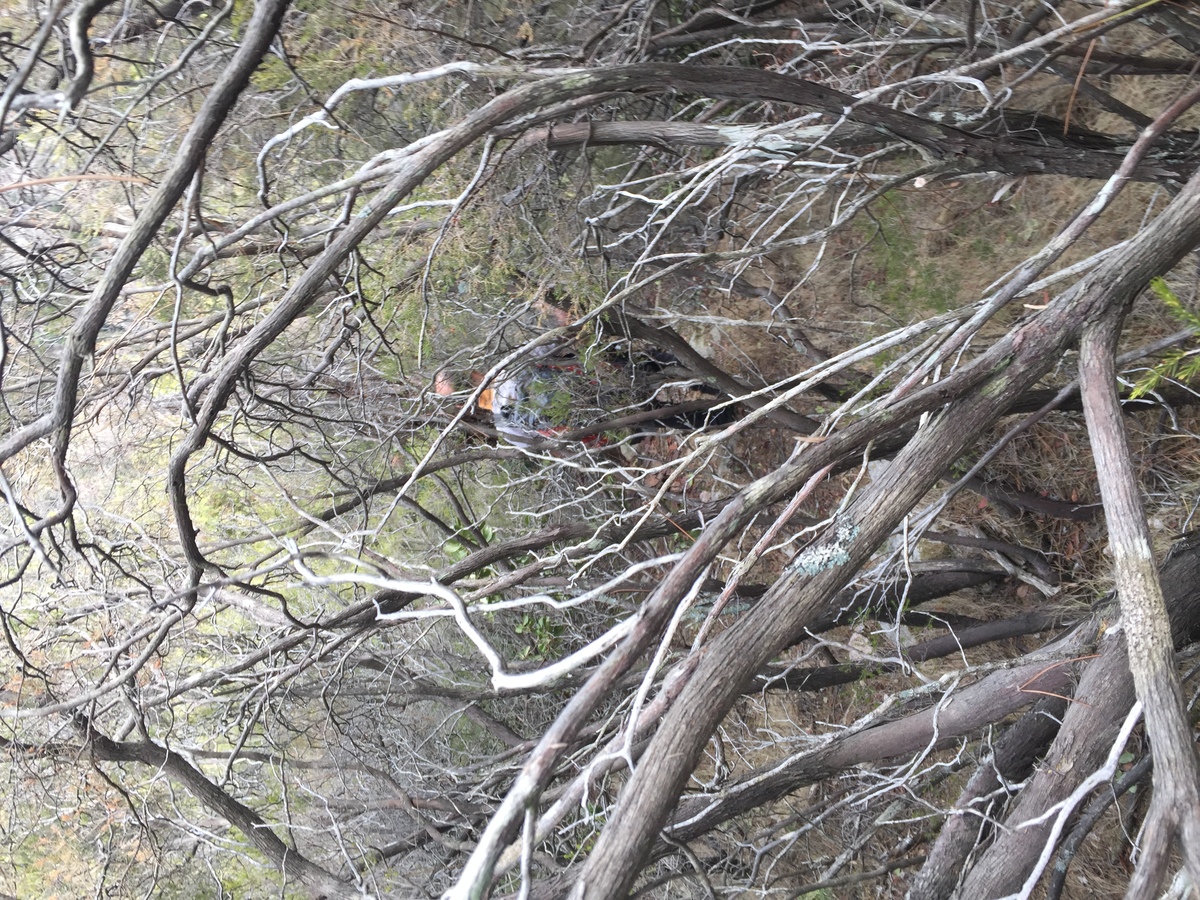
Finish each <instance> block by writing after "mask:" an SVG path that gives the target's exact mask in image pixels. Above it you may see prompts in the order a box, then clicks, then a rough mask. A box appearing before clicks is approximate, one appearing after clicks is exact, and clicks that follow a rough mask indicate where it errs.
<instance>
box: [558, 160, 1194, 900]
mask: <svg viewBox="0 0 1200 900" xmlns="http://www.w3.org/2000/svg"><path fill="white" fill-rule="evenodd" d="M1198 240H1200V178H1197V177H1193V179H1192V180H1191V181H1190V182H1189V183H1188V185H1187V186H1186V188H1185V189H1184V190H1183V191H1182V192H1181V193H1180V194H1179V196H1178V197H1177V198H1176V199H1175V201H1173V202H1172V203H1171V204H1170V205H1169V206H1168V207H1167V209H1166V210H1164V212H1163V214H1162V215H1161V216H1159V217H1158V218H1157V219H1156V220H1155V221H1154V222H1153V223H1151V224H1150V225H1149V226H1147V227H1146V228H1145V229H1144V230H1143V231H1142V232H1141V233H1140V234H1139V235H1138V236H1137V237H1136V238H1134V239H1133V240H1132V241H1131V242H1130V243H1129V244H1128V245H1126V247H1125V250H1124V252H1122V253H1120V254H1114V256H1113V258H1111V259H1110V260H1108V261H1106V263H1105V264H1102V265H1101V266H1098V267H1097V268H1096V269H1095V270H1094V271H1093V272H1092V273H1091V274H1090V275H1089V276H1087V277H1086V278H1085V279H1083V280H1082V281H1081V282H1080V283H1079V284H1078V285H1077V286H1076V288H1075V289H1074V290H1072V291H1071V292H1069V293H1068V295H1067V296H1064V297H1061V298H1059V300H1058V301H1057V302H1056V303H1054V304H1051V306H1050V307H1049V308H1047V309H1046V310H1044V311H1043V312H1042V313H1041V314H1039V315H1038V316H1037V317H1036V318H1034V319H1033V320H1032V321H1030V322H1028V323H1026V324H1025V325H1023V326H1021V327H1019V328H1017V329H1015V330H1014V331H1013V332H1011V333H1010V334H1009V335H1008V336H1007V337H1006V338H1004V339H1002V340H1001V341H1000V342H998V343H997V344H995V345H994V346H993V347H992V348H991V349H990V350H989V351H987V352H986V353H984V354H983V355H982V356H981V357H980V358H979V359H977V360H976V361H975V362H974V363H972V364H971V365H969V366H968V367H967V370H972V369H973V370H975V371H976V373H977V374H978V375H979V376H982V377H983V379H984V383H983V384H982V385H981V386H979V387H978V388H977V389H976V390H974V392H973V393H972V394H971V396H969V397H966V398H964V399H962V400H958V401H956V402H954V403H952V404H951V405H950V407H949V408H948V409H947V410H946V412H945V413H943V414H942V415H941V416H940V417H939V418H938V419H937V420H936V421H935V422H933V423H931V424H930V425H929V426H927V427H926V428H924V429H923V430H921V431H919V432H918V434H917V436H916V438H915V439H914V440H913V441H912V442H911V443H910V444H909V445H908V446H907V447H906V448H905V449H904V451H902V452H901V454H900V455H898V456H897V458H896V459H895V461H894V462H893V463H892V465H891V466H889V467H888V469H887V470H886V471H885V472H884V474H883V477H881V478H879V479H878V480H877V481H875V482H873V483H872V485H871V486H870V487H869V488H868V489H867V490H866V491H865V492H864V493H863V494H862V495H861V498H860V499H859V500H858V502H856V503H854V504H853V505H852V506H851V507H850V508H849V509H847V510H846V511H845V512H844V513H843V514H842V516H843V518H844V519H845V521H846V522H847V523H849V526H848V527H849V528H851V529H857V531H855V532H853V533H854V535H855V536H854V539H853V540H851V541H849V542H848V543H847V542H842V543H840V544H839V543H838V541H839V540H840V539H841V537H842V534H850V533H851V532H850V531H847V532H843V533H840V534H839V535H838V537H837V538H834V537H833V536H830V537H828V538H826V540H825V542H824V544H823V545H821V546H823V548H824V549H825V550H827V551H828V554H827V558H829V559H833V560H837V563H836V564H834V565H832V566H831V567H829V568H826V569H823V570H818V571H815V572H812V573H811V574H810V573H809V572H803V571H801V572H796V571H793V572H792V573H791V575H790V576H787V577H785V578H784V579H782V580H781V581H780V582H779V583H777V585H776V586H775V588H773V589H772V591H771V592H770V593H769V594H768V595H767V597H765V598H764V599H763V601H762V602H761V603H759V604H758V605H757V606H756V607H755V609H754V610H753V611H752V612H751V613H750V614H749V615H748V616H747V617H746V618H745V619H744V620H742V621H741V622H739V623H738V624H737V625H736V626H735V627H733V628H731V629H729V630H728V631H726V632H724V633H723V634H722V635H720V636H719V637H718V638H717V639H716V640H714V641H713V643H712V644H710V645H709V646H708V647H706V648H705V649H704V650H703V651H702V653H703V657H702V659H701V660H700V662H699V665H698V666H697V667H696V671H695V673H694V674H693V676H692V678H691V680H690V682H689V684H688V686H687V687H686V688H685V689H684V691H683V692H682V694H681V695H680V697H679V699H678V700H677V701H676V702H675V704H674V705H673V706H672V708H671V710H670V712H668V713H667V715H666V716H665V717H664V719H663V722H662V725H661V726H660V728H659V730H658V732H657V734H656V735H655V737H654V739H653V740H652V741H651V744H650V747H649V749H648V750H647V752H646V754H645V756H644V757H643V760H642V762H641V765H640V766H639V768H638V770H637V771H636V772H635V773H634V775H633V776H632V777H631V779H630V781H629V783H628V784H627V785H626V787H625V789H624V791H622V794H621V797H620V800H619V803H618V806H617V810H616V813H615V815H614V816H613V817H612V818H610V820H609V822H608V825H607V826H606V828H605V830H604V831H603V833H602V834H601V836H600V839H599V841H598V843H597V845H596V848H595V850H594V851H593V853H592V855H591V857H590V858H589V860H588V862H587V864H586V865H585V867H584V869H583V873H582V875H581V877H580V879H579V881H578V882H577V883H576V887H575V890H574V893H573V896H579V897H587V898H589V900H591V898H600V897H616V896H621V895H623V894H625V893H626V892H628V891H629V889H630V888H631V886H632V884H633V882H634V880H635V879H636V877H637V873H638V871H639V870H640V868H641V864H642V861H643V860H644V859H645V858H646V854H647V853H648V851H649V848H650V846H651V844H652V841H653V836H654V834H655V833H656V832H657V830H658V829H659V828H660V827H661V825H662V824H663V822H664V821H665V819H666V816H667V815H668V812H669V810H670V808H671V807H672V806H674V804H675V802H676V800H677V798H678V797H679V794H680V792H681V791H682V789H683V786H684V784H685V782H686V780H687V778H688V777H689V776H690V774H691V772H692V770H693V769H694V767H695V765H696V762H697V761H698V759H699V755H700V753H701V752H702V750H703V747H704V746H705V744H706V743H707V741H708V737H709V735H710V734H711V733H712V731H713V730H714V729H715V728H716V726H717V724H718V723H719V722H720V720H721V718H722V717H723V716H724V715H725V713H726V712H727V711H728V709H729V708H730V706H731V704H732V702H733V700H734V698H736V697H737V696H738V695H739V694H740V693H741V690H742V689H743V687H744V685H745V683H746V682H747V681H748V680H749V679H750V678H751V677H753V674H754V673H755V672H756V671H757V670H758V669H759V668H760V667H761V666H762V665H763V664H764V663H765V662H766V661H767V660H768V659H769V658H770V657H772V656H773V655H775V654H776V653H777V652H779V650H780V649H782V648H783V647H785V646H787V645H788V644H789V643H790V642H791V641H792V640H794V639H795V636H796V635H798V634H800V633H802V632H803V630H804V627H805V626H806V624H807V623H808V622H809V620H811V618H812V617H813V616H814V615H815V614H817V613H818V612H819V611H820V610H821V609H822V608H824V606H825V603H826V602H827V600H828V598H829V597H830V596H831V595H832V594H833V592H834V591H836V590H837V589H838V588H840V587H841V586H842V584H844V583H845V581H846V580H847V579H848V578H849V577H851V575H852V574H853V572H855V571H857V569H858V568H859V567H860V566H861V565H862V563H863V562H864V561H865V560H866V559H867V558H868V557H869V555H870V554H871V553H873V552H874V550H875V547H876V546H878V544H879V543H880V542H881V541H882V540H884V538H886V537H887V535H888V534H889V533H890V532H891V530H892V529H893V528H894V527H895V525H896V523H897V522H898V521H899V519H900V518H901V516H903V515H905V514H907V512H908V511H909V510H910V509H911V508H912V506H913V505H914V504H915V503H916V502H917V500H919V498H920V497H921V496H922V495H923V494H924V492H925V491H926V490H927V489H928V488H929V486H931V485H932V483H933V482H934V481H935V480H936V479H937V478H938V477H940V475H941V474H942V472H943V471H944V470H945V468H946V467H947V466H949V465H950V463H951V462H952V461H953V460H954V459H956V458H958V456H960V455H961V453H962V452H963V451H964V450H965V449H966V447H967V446H969V444H970V442H971V440H972V439H973V437H974V436H975V435H976V434H978V433H980V431H982V429H983V428H985V427H987V426H988V425H990V424H991V423H992V422H994V421H995V420H996V418H998V417H999V416H1000V415H1001V414H1002V413H1003V411H1004V410H1005V409H1006V408H1007V407H1008V406H1009V405H1011V404H1012V403H1013V402H1014V401H1015V400H1016V398H1017V397H1018V396H1020V394H1021V393H1022V392H1024V391H1025V390H1027V389H1028V388H1030V387H1032V386H1033V384H1034V382H1035V381H1036V380H1037V379H1038V378H1040V377H1041V376H1042V374H1044V373H1045V372H1046V371H1047V370H1048V369H1049V368H1050V367H1051V366H1052V365H1053V364H1054V363H1055V362H1056V361H1057V359H1058V356H1059V354H1060V353H1061V351H1062V350H1063V349H1064V348H1065V347H1066V345H1067V344H1068V342H1069V341H1071V340H1072V339H1073V338H1074V337H1075V336H1077V335H1078V333H1079V330H1080V329H1081V328H1082V327H1083V324H1084V322H1085V321H1088V320H1090V319H1092V318H1094V317H1095V316H1097V315H1099V314H1101V312H1102V311H1103V310H1105V309H1107V308H1109V307H1111V306H1113V305H1122V304H1123V303H1124V302H1125V301H1126V300H1127V299H1128V298H1129V297H1132V296H1133V295H1134V294H1136V293H1137V291H1139V290H1140V289H1141V288H1142V287H1143V286H1144V285H1145V284H1146V282H1147V281H1148V280H1149V279H1150V277H1151V276H1153V275H1155V274H1158V273H1160V272H1162V271H1164V270H1165V269H1166V268H1169V267H1170V266H1172V265H1174V264H1175V263H1176V262H1177V261H1178V260H1179V259H1180V258H1182V256H1183V255H1184V254H1185V253H1187V252H1188V251H1189V250H1190V249H1191V248H1192V247H1194V246H1195V245H1196V243H1197V241H1198ZM998 362H999V363H1000V365H997V363H998ZM981 368H982V371H980V369H981ZM964 377H965V376H964ZM816 446H822V445H816ZM843 527H847V526H843ZM812 558H813V559H814V560H815V559H816V556H814V557H812Z"/></svg>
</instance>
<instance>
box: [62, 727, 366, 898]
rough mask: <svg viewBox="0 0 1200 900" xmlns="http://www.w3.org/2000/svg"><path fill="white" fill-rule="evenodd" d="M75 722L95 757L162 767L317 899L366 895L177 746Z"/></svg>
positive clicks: (101, 759)
mask: <svg viewBox="0 0 1200 900" xmlns="http://www.w3.org/2000/svg"><path fill="white" fill-rule="evenodd" d="M75 727H76V729H77V730H78V731H79V733H80V734H81V735H82V736H83V739H84V741H85V744H86V746H87V749H88V752H89V753H91V755H92V758H93V759H95V760H97V761H98V762H115V763H130V762H133V763H140V764H141V765H145V766H151V767H153V768H155V769H158V770H160V771H162V772H163V773H165V774H166V775H167V777H168V778H170V779H171V780H172V781H173V782H175V783H176V784H179V785H181V786H183V787H184V788H186V789H187V791H188V793H190V794H191V795H192V796H193V797H195V798H196V800H197V801H198V802H199V803H200V804H201V805H202V806H203V807H204V808H205V809H207V810H208V811H209V812H211V813H213V814H214V815H218V816H220V817H221V818H223V819H226V820H227V821H228V822H229V823H230V824H231V825H233V826H234V827H235V828H237V829H238V831H240V832H241V833H242V835H243V836H244V837H245V838H246V840H247V841H249V842H250V843H251V845H253V846H254V847H255V849H257V850H258V851H259V852H260V853H262V854H263V855H264V856H266V857H267V859H269V860H270V861H271V862H272V863H273V864H274V865H275V866H276V867H277V868H278V869H279V870H280V871H281V872H283V873H284V875H285V876H286V877H287V878H289V879H292V880H295V881H298V882H300V883H301V884H303V885H304V886H305V887H306V888H307V889H308V891H309V893H310V894H311V895H312V896H313V897H315V898H317V900H320V898H330V900H333V898H346V900H351V898H355V897H361V896H362V894H361V893H360V891H359V890H358V889H357V888H355V887H354V885H352V884H350V883H348V882H345V881H343V880H342V879H340V878H338V877H337V876H335V875H333V874H331V873H329V872H327V871H326V870H325V869H323V868H321V867H320V866H318V865H317V864H316V863H314V862H312V861H310V860H309V859H307V858H306V857H304V856H301V855H300V854H299V853H297V852H296V850H295V849H294V848H292V847H289V846H288V845H287V844H285V843H284V842H283V841H281V840H280V839H279V838H278V837H276V836H275V833H274V832H273V831H272V830H271V828H270V826H269V825H268V824H267V823H266V822H265V821H263V819H262V817H261V816H259V815H258V813H256V812H254V811H253V810H252V809H250V808H249V807H247V806H245V805H244V804H242V803H239V802H238V801H237V800H235V799H234V798H233V797H230V796H229V795H228V794H226V793H225V792H224V791H222V790H221V789H220V788H219V787H217V786H216V785H215V784H213V783H212V782H211V781H210V780H209V779H208V778H207V777H206V776H205V775H204V773H203V772H201V771H200V770H199V769H197V768H195V767H194V766H193V765H192V764H191V763H189V762H188V761H187V760H186V759H184V758H183V757H182V756H180V755H179V754H178V753H176V752H175V751H174V750H171V749H170V748H167V747H162V746H159V745H158V744H156V743H154V742H153V741H136V742H132V741H126V742H121V743H118V742H117V741H114V740H112V739H110V738H108V737H106V736H105V735H103V734H101V733H100V732H99V731H97V730H96V729H95V728H94V727H93V726H92V723H91V721H90V720H89V719H88V718H87V717H86V716H84V715H82V714H79V715H77V716H76V718H75Z"/></svg>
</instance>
